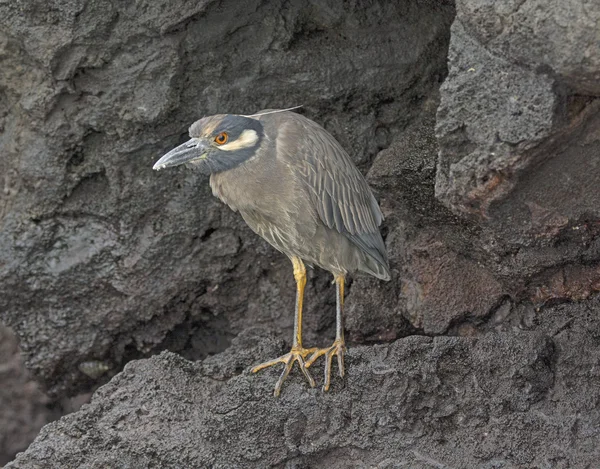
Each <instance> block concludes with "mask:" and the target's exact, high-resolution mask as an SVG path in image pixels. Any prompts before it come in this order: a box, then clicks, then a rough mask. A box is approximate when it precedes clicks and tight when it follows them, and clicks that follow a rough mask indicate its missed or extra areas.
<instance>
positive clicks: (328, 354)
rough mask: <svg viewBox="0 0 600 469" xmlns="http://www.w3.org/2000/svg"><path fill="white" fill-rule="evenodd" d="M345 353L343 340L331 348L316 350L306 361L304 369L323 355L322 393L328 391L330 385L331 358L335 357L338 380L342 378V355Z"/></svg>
mask: <svg viewBox="0 0 600 469" xmlns="http://www.w3.org/2000/svg"><path fill="white" fill-rule="evenodd" d="M345 352H346V344H345V343H344V341H343V340H336V341H334V342H333V344H332V345H331V347H327V348H321V349H316V350H315V351H314V352H313V354H312V355H311V356H310V358H309V359H308V360H306V365H305V366H306V368H308V367H309V366H311V365H312V364H313V363H314V362H315V360H316V359H317V358H319V357H320V356H321V355H325V382H324V383H323V391H329V385H330V384H331V368H332V363H333V356H334V355H337V362H338V368H339V372H340V378H343V377H344V353H345Z"/></svg>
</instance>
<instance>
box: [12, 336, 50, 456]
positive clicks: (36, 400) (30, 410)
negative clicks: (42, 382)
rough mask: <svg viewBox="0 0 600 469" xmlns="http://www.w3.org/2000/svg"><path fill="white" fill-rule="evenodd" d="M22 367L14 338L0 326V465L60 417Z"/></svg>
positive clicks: (25, 446)
mask: <svg viewBox="0 0 600 469" xmlns="http://www.w3.org/2000/svg"><path fill="white" fill-rule="evenodd" d="M49 404H50V399H49V398H48V396H46V395H45V394H44V393H43V392H42V390H41V389H40V387H39V385H38V384H37V383H36V382H35V381H34V380H33V379H32V378H31V377H30V376H29V374H28V373H27V371H26V370H25V369H24V366H23V363H22V360H21V357H20V356H19V348H18V346H17V338H16V337H15V335H14V334H13V333H12V331H11V330H10V329H8V328H6V327H4V326H1V325H0V466H2V465H4V464H5V463H7V462H8V461H10V460H12V459H13V458H14V457H15V455H16V454H17V453H18V452H19V451H25V450H26V449H27V446H28V445H29V443H31V441H32V440H33V439H34V438H35V437H36V435H37V434H38V432H39V431H40V428H42V426H43V425H45V424H47V423H48V422H51V421H53V420H55V419H56V418H58V417H60V412H59V411H57V410H53V409H51V408H50V407H49Z"/></svg>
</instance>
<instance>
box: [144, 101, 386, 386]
mask: <svg viewBox="0 0 600 469" xmlns="http://www.w3.org/2000/svg"><path fill="white" fill-rule="evenodd" d="M189 133H190V137H191V139H190V140H189V141H187V142H185V143H184V144H182V145H179V146H178V147H177V148H175V149H173V150H171V151H170V152H169V153H167V154H166V155H164V156H163V157H162V158H161V159H160V160H158V161H157V162H156V164H155V165H154V169H162V168H166V167H169V166H177V165H180V164H182V163H190V166H192V167H194V168H196V169H197V170H199V171H201V172H203V173H206V174H210V186H211V188H212V191H213V194H214V195H216V196H217V197H219V198H220V199H221V200H222V201H223V202H225V203H226V204H227V205H229V207H231V208H232V209H233V210H234V211H239V212H240V214H241V215H242V217H243V218H244V220H245V221H246V223H247V224H248V226H250V228H252V230H254V231H255V232H256V233H258V234H259V235H260V236H262V237H263V238H264V239H266V240H267V241H268V242H269V243H270V244H271V245H272V246H274V247H275V249H277V250H279V251H281V252H283V253H284V254H286V255H287V256H288V257H289V258H290V259H291V261H292V264H293V266H294V278H295V279H296V285H297V292H296V316H295V321H294V339H293V345H292V349H291V351H290V352H289V353H288V354H286V355H283V356H282V357H279V358H276V359H274V360H271V361H268V362H265V363H263V364H261V365H258V366H256V367H254V368H253V371H254V372H256V371H259V370H261V369H263V368H266V367H269V366H271V365H275V364H277V363H284V365H285V366H284V369H283V372H282V374H281V377H280V378H279V380H278V381H277V384H276V385H275V395H276V396H278V395H279V392H280V391H281V385H282V383H283V381H284V380H285V379H286V377H287V376H288V374H289V372H290V370H291V369H292V366H293V365H294V362H298V365H299V366H300V369H301V370H302V372H303V373H304V376H305V377H306V379H307V380H308V382H309V383H310V385H311V386H314V385H315V382H314V380H313V378H312V377H311V376H310V373H309V372H308V370H307V368H308V367H310V366H311V365H312V364H313V363H314V361H315V360H316V359H317V358H318V357H320V356H322V355H325V357H326V361H325V382H324V385H323V390H325V391H327V390H328V389H329V385H330V382H331V367H332V360H333V356H334V355H336V356H337V359H338V366H339V372H340V376H341V377H343V376H344V351H345V343H344V327H343V320H342V309H343V305H344V281H345V276H346V274H347V273H349V272H354V271H357V270H360V271H363V272H367V273H369V274H371V275H374V276H375V277H378V278H380V279H383V280H389V278H390V269H389V266H388V261H387V255H386V252H385V246H384V244H383V240H382V238H381V234H380V233H379V225H380V224H381V221H382V219H383V216H382V215H381V211H380V210H379V206H378V205H377V201H376V200H375V197H373V194H372V193H371V190H370V188H369V186H368V185H367V182H366V181H365V179H364V178H363V176H362V175H361V174H360V172H359V171H358V170H357V169H356V167H355V166H354V164H353V162H352V160H351V159H350V157H349V156H348V154H347V153H346V152H345V151H344V149H343V148H342V147H341V146H340V144H339V143H338V142H337V141H336V140H335V139H334V138H333V137H332V136H331V135H330V134H329V133H328V132H327V131H326V130H325V129H323V128H322V127H321V126H319V125H318V124H316V123H315V122H313V121H311V120H309V119H307V118H306V117H303V116H301V115H299V114H296V113H293V112H289V111H269V110H267V111H261V112H259V113H257V114H254V115H251V116H241V115H232V114H227V115H216V116H210V117H205V118H203V119H200V120H199V121H197V122H194V123H193V124H192V126H191V127H190V129H189ZM303 261H306V262H308V263H309V264H315V265H318V266H320V267H322V268H323V269H326V270H328V271H329V272H331V273H332V274H333V276H334V278H335V283H336V293H337V295H336V297H337V298H336V299H337V309H336V311H337V328H336V338H335V341H334V342H333V345H332V346H331V347H328V348H324V349H317V348H310V349H306V348H304V347H303V345H302V301H303V295H304V287H305V285H306V269H305V267H304V263H303ZM308 355H310V357H308ZM307 357H308V358H307Z"/></svg>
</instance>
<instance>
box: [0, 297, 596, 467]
mask: <svg viewBox="0 0 600 469" xmlns="http://www.w3.org/2000/svg"><path fill="white" fill-rule="evenodd" d="M599 300H600V298H597V299H596V300H595V301H593V302H591V303H590V306H591V307H592V308H594V309H596V311H597V310H598V308H600V301H599ZM583 312H584V311H583V308H582V307H581V306H579V305H562V306H557V307H554V308H549V309H548V310H546V311H545V312H544V313H537V314H536V317H537V319H538V320H540V321H543V323H544V325H543V327H535V328H534V329H536V330H518V328H514V327H512V326H509V325H508V324H510V321H515V323H518V322H520V321H522V320H523V318H522V317H518V315H514V316H513V317H512V318H511V319H510V320H509V321H505V323H504V326H503V327H504V329H506V331H505V332H503V331H501V330H499V331H495V332H490V333H488V334H486V335H484V336H482V337H478V338H465V337H435V338H431V337H418V336H414V337H408V338H405V339H400V340H398V341H396V342H393V343H390V344H382V345H375V346H369V347H365V346H360V347H355V348H353V349H351V350H350V352H349V354H348V364H349V370H348V371H349V372H348V376H347V379H346V382H345V385H344V386H342V385H341V383H340V381H339V378H337V379H336V380H335V382H334V386H333V388H332V392H330V393H327V394H324V393H322V392H321V391H320V390H319V389H309V388H307V385H306V383H305V382H304V380H303V378H302V377H301V376H299V375H296V376H294V377H292V378H291V380H290V381H289V382H288V383H287V384H286V386H285V388H284V391H283V393H282V396H281V398H280V399H274V398H273V397H272V394H271V393H272V389H273V383H274V381H275V380H276V378H277V372H276V371H275V370H272V371H271V372H267V373H265V374H259V375H252V374H251V373H249V369H248V368H246V369H245V370H244V372H242V373H241V374H237V373H232V370H233V368H232V367H231V365H232V361H233V363H236V364H238V365H239V364H240V363H244V364H247V363H251V362H252V361H253V360H254V359H255V356H256V355H258V356H260V358H265V359H266V358H268V357H270V356H272V354H273V353H278V352H281V351H282V350H278V347H277V346H276V344H275V343H274V342H273V341H272V339H271V340H270V339H269V338H268V337H265V336H262V335H261V336H259V337H256V336H253V334H255V333H256V331H252V330H250V331H246V333H244V334H243V336H242V338H241V339H240V342H239V343H238V342H237V340H236V341H234V343H233V345H232V347H231V348H230V351H237V353H236V354H231V353H226V354H225V355H223V356H219V355H216V356H214V357H212V358H210V359H207V360H205V361H204V362H201V363H192V362H189V361H186V360H185V359H183V358H181V357H179V356H178V355H175V354H173V353H170V352H165V353H163V354H161V355H159V356H156V357H153V358H151V359H148V360H140V361H135V362H132V363H130V364H128V365H127V366H126V367H125V370H124V371H123V373H121V374H119V375H117V376H116V377H115V378H114V379H113V380H112V381H111V382H110V383H109V384H107V385H105V386H103V387H102V388H101V389H100V390H99V391H98V392H97V393H96V394H95V396H94V398H93V400H92V402H91V404H89V405H86V406H85V407H84V408H83V409H82V410H81V411H80V412H78V413H76V414H72V415H69V416H66V417H63V418H62V419H61V420H60V421H58V422H56V423H52V424H50V425H48V426H46V427H45V428H44V429H43V430H42V432H41V434H40V436H39V437H38V438H37V440H36V441H35V442H34V443H33V444H32V446H31V447H30V449H29V450H28V451H27V452H26V453H25V454H22V455H20V456H19V457H18V458H17V460H16V461H15V462H14V463H12V464H9V465H8V466H7V469H9V468H10V469H29V468H34V467H44V468H57V469H58V468H63V467H78V468H89V469H92V468H104V467H111V468H128V467H136V468H137V467H140V468H141V467H161V468H179V467H195V468H209V467H210V468H264V467H274V468H331V469H337V468H339V469H342V468H344V469H346V468H367V467H369V468H389V469H391V468H403V467H410V468H414V469H421V468H423V469H425V468H428V469H430V468H464V469H467V468H475V467H481V468H520V467H527V468H532V469H533V468H546V467H552V468H571V469H579V468H581V469H583V468H590V467H595V465H596V463H597V461H598V459H599V458H600V445H598V438H599V435H598V428H599V427H600V412H599V411H598V408H597V402H598V399H600V389H599V388H598V386H597V382H598V379H599V378H600V374H599V371H598V370H600V345H599V343H598V337H600V318H599V317H598V315H597V314H593V315H592V316H586V315H585V314H582V313H583ZM244 341H246V342H250V343H258V342H260V343H261V344H263V349H262V350H257V349H256V348H254V350H251V353H248V351H249V350H250V349H248V348H247V347H248V344H243V343H242V342H244ZM574 341H576V342H577V343H578V344H579V347H581V348H582V349H583V351H584V352H585V359H582V355H581V353H580V351H579V350H576V349H574V348H573V342H574ZM267 345H268V346H267ZM232 375H233V376H232Z"/></svg>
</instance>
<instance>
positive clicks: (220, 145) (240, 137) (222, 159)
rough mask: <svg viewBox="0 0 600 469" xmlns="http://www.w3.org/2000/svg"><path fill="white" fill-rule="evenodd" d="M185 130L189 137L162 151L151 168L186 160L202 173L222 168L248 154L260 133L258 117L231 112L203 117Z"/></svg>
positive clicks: (224, 168)
mask: <svg viewBox="0 0 600 469" xmlns="http://www.w3.org/2000/svg"><path fill="white" fill-rule="evenodd" d="M189 133H190V137H191V138H190V140H188V141H187V142H185V143H183V144H181V145H179V146H178V147H176V148H174V149H173V150H171V151H170V152H169V153H167V154H166V155H164V156H163V157H162V158H161V159H160V160H158V161H157V162H156V163H155V164H154V166H153V169H156V170H159V169H163V168H168V167H170V166H178V165H180V164H184V163H190V164H192V165H193V166H194V167H196V168H198V170H199V171H201V172H203V173H205V174H211V173H219V172H221V171H226V170H228V169H231V168H234V167H236V166H238V165H239V164H241V163H243V162H244V161H246V160H248V159H249V158H250V157H252V156H253V155H254V154H255V153H256V150H257V149H258V147H259V145H260V142H261V140H262V138H263V135H264V131H263V126H262V124H261V122H260V121H259V120H257V119H252V118H250V117H244V116H238V115H234V114H220V115H216V116H210V117H204V118H202V119H200V120H199V121H196V122H194V123H193V124H192V125H191V127H190V130H189Z"/></svg>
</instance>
